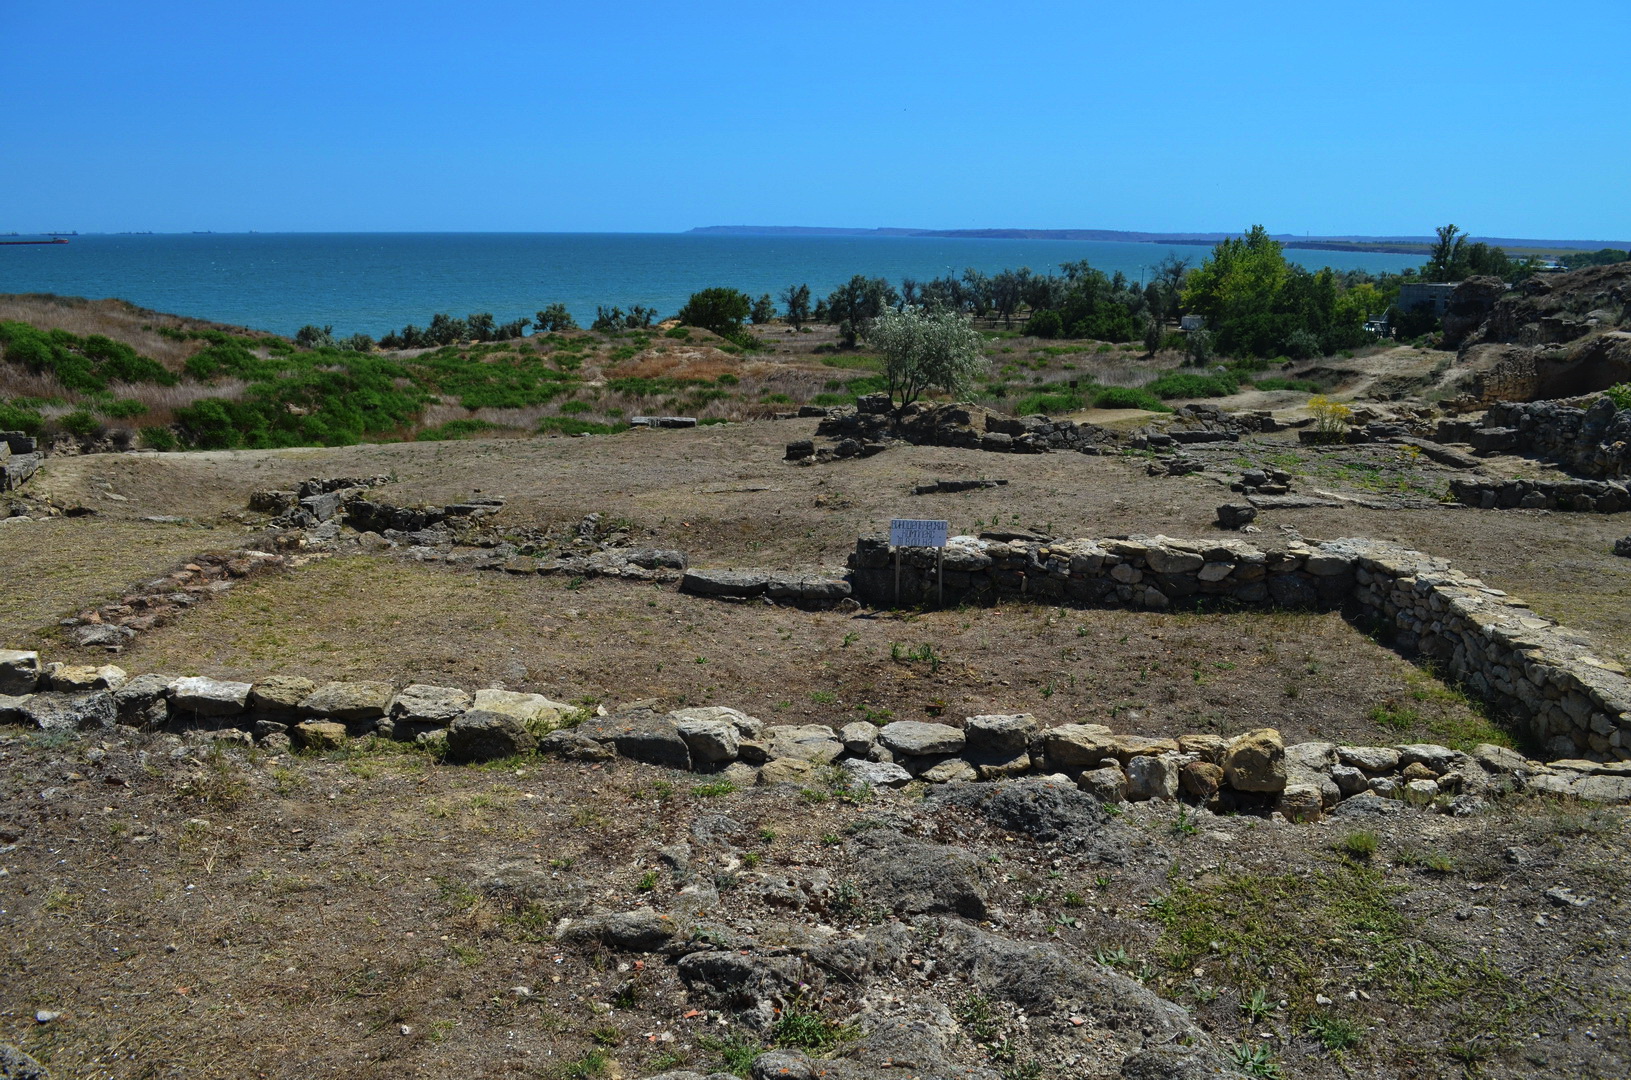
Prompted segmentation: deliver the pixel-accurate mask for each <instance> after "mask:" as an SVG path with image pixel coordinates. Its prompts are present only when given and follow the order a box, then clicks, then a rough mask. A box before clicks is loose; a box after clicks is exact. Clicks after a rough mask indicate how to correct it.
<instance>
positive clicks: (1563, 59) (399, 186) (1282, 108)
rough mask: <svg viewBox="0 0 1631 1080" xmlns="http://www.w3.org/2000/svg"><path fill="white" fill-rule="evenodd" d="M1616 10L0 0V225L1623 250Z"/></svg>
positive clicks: (1620, 21) (1594, 6)
mask: <svg viewBox="0 0 1631 1080" xmlns="http://www.w3.org/2000/svg"><path fill="white" fill-rule="evenodd" d="M1628 29H1631V6H1628V5H1626V4H1625V2H1624V0H1615V2H1602V3H1596V2H1589V0H1583V2H1569V0H1564V2H1562V3H1556V4H1552V5H1550V6H1543V7H1540V8H1537V7H1535V5H1534V4H1532V3H1521V4H1520V3H1514V2H1507V0H1496V2H1490V0H1485V2H1481V3H1463V2H1459V0H1457V2H1448V0H1440V2H1432V0H1428V2H1421V0H1417V2H1414V3H1408V4H1396V3H1372V4H1367V5H1359V6H1355V7H1349V6H1347V5H1328V4H1318V3H1308V2H1307V0H1303V2H1299V3H1278V2H1270V3H1250V2H1245V0H1240V2H1235V3H1227V4H1220V3H1216V2H1215V0H1213V2H1209V3H1183V2H1178V3H1165V4H1130V3H1125V2H1122V3H1114V4H1108V3H1098V2H1086V0H1083V2H1078V3H1028V2H1025V0H1016V2H1010V3H1005V4H992V3H989V2H986V3H961V2H937V3H915V2H914V3H887V2H876V3H856V4H852V3H845V2H828V3H825V4H821V5H805V4H800V5H791V4H774V3H708V2H695V3H680V2H670V3H608V2H600V3H584V2H581V0H580V2H576V3H553V2H543V3H521V2H503V0H469V2H466V3H462V4H458V5H454V4H449V3H421V2H413V0H391V2H389V3H384V2H378V3H376V2H349V3H348V2H345V0H328V2H323V3H310V2H303V0H298V2H280V0H264V2H261V3H257V4H234V3H221V2H219V0H212V2H207V3H202V2H171V3H166V2H163V0H158V2H156V3H153V4H132V3H130V2H129V0H118V2H91V0H0V41H3V42H4V43H5V45H4V57H5V60H4V63H3V64H0V231H10V230H13V229H16V230H20V231H30V230H39V229H58V228H60V229H79V230H82V231H107V230H147V229H151V230H156V231H186V230H192V229H213V230H216V231H242V230H248V229H256V230H262V231H280V230H294V231H347V230H359V231H362V230H500V231H674V230H682V229H686V228H690V227H692V226H695V225H710V224H744V223H751V224H791V225H851V226H875V225H899V226H917V227H929V228H965V227H982V226H1028V227H1036V228H1113V229H1140V230H1146V229H1147V230H1161V231H1177V230H1219V229H1234V228H1242V227H1244V226H1246V225H1248V224H1251V223H1254V222H1261V223H1263V224H1265V225H1267V226H1269V228H1270V229H1272V230H1274V231H1276V232H1298V233H1302V232H1311V233H1315V234H1321V233H1325V234H1340V233H1361V234H1372V235H1386V234H1421V233H1427V232H1430V231H1431V229H1432V227H1433V226H1434V225H1438V224H1443V223H1445V222H1449V221H1454V222H1456V223H1457V224H1459V225H1461V226H1462V227H1463V228H1466V229H1468V230H1470V231H1472V232H1474V233H1476V234H1482V235H1496V236H1522V237H1551V238H1579V239H1631V199H1628V198H1627V197H1626V187H1627V184H1626V178H1627V177H1628V176H1631V139H1628V138H1627V134H1628V133H1627V130H1626V126H1627V122H1626V111H1625V106H1626V102H1627V101H1628V100H1631V92H1628V91H1631V74H1628V69H1627V66H1626V65H1625V64H1624V63H1623V62H1622V61H1621V60H1619V59H1617V58H1616V56H1617V53H1615V51H1614V49H1615V48H1617V46H1611V45H1610V43H1613V42H1617V41H1623V40H1624V38H1625V36H1626V31H1627V30H1628Z"/></svg>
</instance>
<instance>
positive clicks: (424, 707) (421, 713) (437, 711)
mask: <svg viewBox="0 0 1631 1080" xmlns="http://www.w3.org/2000/svg"><path fill="white" fill-rule="evenodd" d="M470 705H471V698H470V695H469V694H467V693H465V692H464V691H463V690H460V689H459V688H458V687H455V686H429V685H427V684H425V683H413V684H412V685H410V686H406V687H403V689H402V690H401V691H400V692H399V693H398V694H397V695H396V697H395V698H393V699H392V700H391V719H393V720H397V721H401V722H402V723H405V724H423V725H426V726H431V727H445V726H447V725H448V724H451V723H452V722H453V721H454V720H455V719H457V718H458V716H459V714H461V713H463V712H464V711H465V710H466V709H468V708H470Z"/></svg>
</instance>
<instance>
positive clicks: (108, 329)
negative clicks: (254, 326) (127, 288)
mask: <svg viewBox="0 0 1631 1080" xmlns="http://www.w3.org/2000/svg"><path fill="white" fill-rule="evenodd" d="M0 319H5V320H16V321H19V322H26V323H30V324H32V325H34V326H37V327H40V328H41V329H43V330H66V331H68V332H69V333H70V334H78V335H80V336H82V337H83V336H85V335H88V334H102V335H104V336H106V337H110V338H113V339H114V340H116V341H123V342H125V343H126V344H128V345H130V346H131V347H132V348H134V349H135V350H136V351H137V352H139V353H141V354H142V355H143V356H148V357H151V358H152V359H154V360H157V361H158V362H159V363H161V364H163V365H164V366H165V367H167V368H169V369H171V370H172V371H175V370H179V369H180V367H181V365H182V364H183V363H185V362H186V360H187V358H188V357H189V356H191V355H192V354H193V353H195V352H197V351H198V349H199V348H200V345H199V343H198V342H195V341H176V340H174V339H172V338H168V337H165V336H164V335H162V334H160V333H158V332H157V331H158V330H159V329H161V328H163V329H172V330H197V329H203V328H206V327H209V328H215V329H237V328H236V327H225V326H222V325H221V324H218V323H210V322H204V321H202V320H199V319H186V318H182V317H181V316H179V315H165V314H163V313H161V312H157V311H149V310H147V309H146V308H140V307H137V306H136V305H135V304H131V303H127V302H126V301H124V300H86V299H83V298H81V297H77V296H51V295H49V294H42V293H23V294H0Z"/></svg>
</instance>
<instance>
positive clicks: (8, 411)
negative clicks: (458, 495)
mask: <svg viewBox="0 0 1631 1080" xmlns="http://www.w3.org/2000/svg"><path fill="white" fill-rule="evenodd" d="M43 430H45V417H43V416H41V415H40V411H39V410H38V409H36V408H34V407H33V406H32V405H30V404H28V403H27V402H25V401H0V431H21V432H22V433H23V434H25V435H38V434H39V433H40V432H41V431H43Z"/></svg>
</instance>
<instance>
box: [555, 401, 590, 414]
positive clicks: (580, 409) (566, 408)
mask: <svg viewBox="0 0 1631 1080" xmlns="http://www.w3.org/2000/svg"><path fill="white" fill-rule="evenodd" d="M594 408H595V407H594V406H593V405H591V404H589V403H588V402H587V401H563V402H561V412H563V413H586V412H593V411H594Z"/></svg>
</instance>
